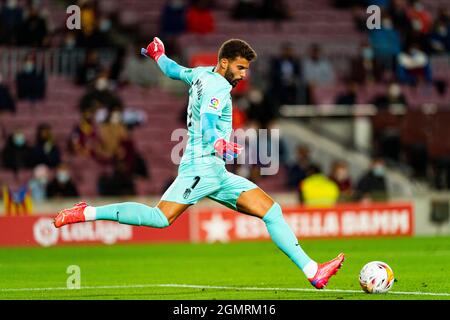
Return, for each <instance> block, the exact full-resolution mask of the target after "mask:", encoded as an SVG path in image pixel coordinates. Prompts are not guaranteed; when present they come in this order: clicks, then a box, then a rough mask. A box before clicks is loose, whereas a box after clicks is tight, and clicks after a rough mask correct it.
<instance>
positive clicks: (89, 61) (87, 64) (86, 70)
mask: <svg viewBox="0 0 450 320" xmlns="http://www.w3.org/2000/svg"><path fill="white" fill-rule="evenodd" d="M100 71H101V65H100V60H99V57H98V52H97V51H96V50H90V51H88V52H87V54H86V58H85V60H84V62H83V64H81V65H79V66H78V67H77V74H76V77H75V83H76V84H78V85H86V84H91V83H92V82H94V80H95V78H96V77H97V76H98V74H99V73H100Z"/></svg>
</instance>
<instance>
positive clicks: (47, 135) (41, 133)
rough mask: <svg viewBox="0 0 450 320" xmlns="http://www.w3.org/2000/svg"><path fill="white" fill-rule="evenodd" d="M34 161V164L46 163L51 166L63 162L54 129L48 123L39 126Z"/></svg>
mask: <svg viewBox="0 0 450 320" xmlns="http://www.w3.org/2000/svg"><path fill="white" fill-rule="evenodd" d="M32 161H33V164H34V165H38V164H45V165H47V166H49V167H50V168H55V167H57V166H58V165H59V164H60V162H61V154H60V151H59V148H58V146H57V145H56V144H55V140H54V137H53V133H52V129H51V127H50V125H49V124H47V123H42V124H40V125H39V126H38V127H37V130H36V144H35V145H34V147H33V150H32Z"/></svg>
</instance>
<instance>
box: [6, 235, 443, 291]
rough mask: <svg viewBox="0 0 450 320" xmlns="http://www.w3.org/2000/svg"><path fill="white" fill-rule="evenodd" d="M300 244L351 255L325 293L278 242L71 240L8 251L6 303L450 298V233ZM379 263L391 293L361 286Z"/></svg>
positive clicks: (321, 252) (315, 254) (327, 254)
mask: <svg viewBox="0 0 450 320" xmlns="http://www.w3.org/2000/svg"><path fill="white" fill-rule="evenodd" d="M300 243H301V244H302V246H303V248H304V250H305V251H306V252H307V253H308V254H309V255H310V256H311V257H312V258H314V259H316V260H317V261H319V262H323V261H326V260H329V259H331V258H334V257H335V256H336V255H337V254H338V253H339V252H341V251H342V252H344V253H345V254H346V260H345V262H344V265H343V267H342V268H341V270H339V272H338V274H337V275H336V276H334V277H332V278H331V280H330V282H329V284H328V286H327V288H326V289H325V290H315V289H314V288H313V287H312V286H311V285H310V284H309V283H308V282H307V280H306V279H305V277H304V276H303V273H302V272H301V271H300V270H298V269H297V268H296V267H295V265H294V264H293V263H292V262H291V261H290V260H289V259H288V258H287V257H286V256H285V255H284V254H283V253H282V252H281V251H279V250H278V249H277V248H276V247H275V245H274V244H273V243H272V242H270V241H268V242H240V243H230V244H145V245H144V244H142V245H114V246H106V245H105V246H65V247H52V248H0V299H2V300H5V299H45V300H47V299H50V300H51V299H150V300H156V299H164V300H177V299H183V300H185V299H199V300H200V299H201V300H203V299H207V300H208V299H225V300H228V299H250V300H254V299H270V300H272V299H284V300H290V299H299V300H301V299H307V300H320V299H330V300H335V299H344V300H373V299H375V300H391V299H394V300H406V299H421V300H422V299H426V300H431V299H446V300H450V282H449V281H448V279H449V277H450V268H449V266H450V238H449V237H414V238H376V239H342V240H341V239H340V240H304V241H301V242H300ZM372 260H381V261H384V262H386V263H388V264H389V265H390V266H391V267H392V269H393V270H394V274H395V278H396V282H395V283H394V286H393V288H392V290H391V292H389V293H388V294H378V295H375V294H372V295H371V294H366V293H364V292H362V291H361V289H360V287H359V283H358V274H359V270H360V269H361V267H362V266H363V265H364V264H365V263H367V262H369V261H372ZM70 265H77V266H79V267H80V270H81V274H80V276H81V288H80V289H72V290H68V289H67V287H66V282H67V278H68V277H69V276H70V274H68V273H67V268H68V266H70ZM183 285H184V286H183ZM197 286H198V287H197ZM427 293H428V295H427Z"/></svg>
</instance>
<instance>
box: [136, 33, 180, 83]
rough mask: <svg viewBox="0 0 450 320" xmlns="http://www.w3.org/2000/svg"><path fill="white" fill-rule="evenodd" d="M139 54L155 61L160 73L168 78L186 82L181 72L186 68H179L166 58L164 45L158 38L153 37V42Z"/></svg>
mask: <svg viewBox="0 0 450 320" xmlns="http://www.w3.org/2000/svg"><path fill="white" fill-rule="evenodd" d="M141 54H142V55H144V56H146V57H149V58H152V59H153V60H155V61H156V63H157V64H158V66H159V68H160V69H161V71H162V72H163V73H164V74H165V75H166V76H168V77H169V78H171V79H174V80H183V81H186V79H184V77H183V71H185V70H187V69H188V68H185V67H183V66H180V65H179V64H178V63H176V62H175V61H173V60H172V59H169V58H168V57H167V56H166V54H165V49H164V43H163V42H162V41H161V39H159V38H158V37H154V38H153V41H152V42H150V43H149V45H148V46H147V48H146V49H145V48H142V49H141ZM186 82H188V81H186Z"/></svg>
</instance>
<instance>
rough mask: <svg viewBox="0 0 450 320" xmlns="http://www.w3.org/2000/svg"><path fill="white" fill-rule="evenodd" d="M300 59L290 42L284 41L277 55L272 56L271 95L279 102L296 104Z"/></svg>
mask: <svg viewBox="0 0 450 320" xmlns="http://www.w3.org/2000/svg"><path fill="white" fill-rule="evenodd" d="M300 76H301V75H300V61H299V58H298V57H297V56H296V55H295V53H294V48H293V47H292V44H291V43H284V44H283V45H282V46H281V52H280V54H279V55H278V56H275V57H273V58H272V61H271V64H270V79H271V83H272V85H273V88H272V90H271V93H272V95H273V96H274V98H275V99H276V100H277V102H278V103H279V104H296V103H297V94H298V92H297V91H298V83H299V80H300Z"/></svg>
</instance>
